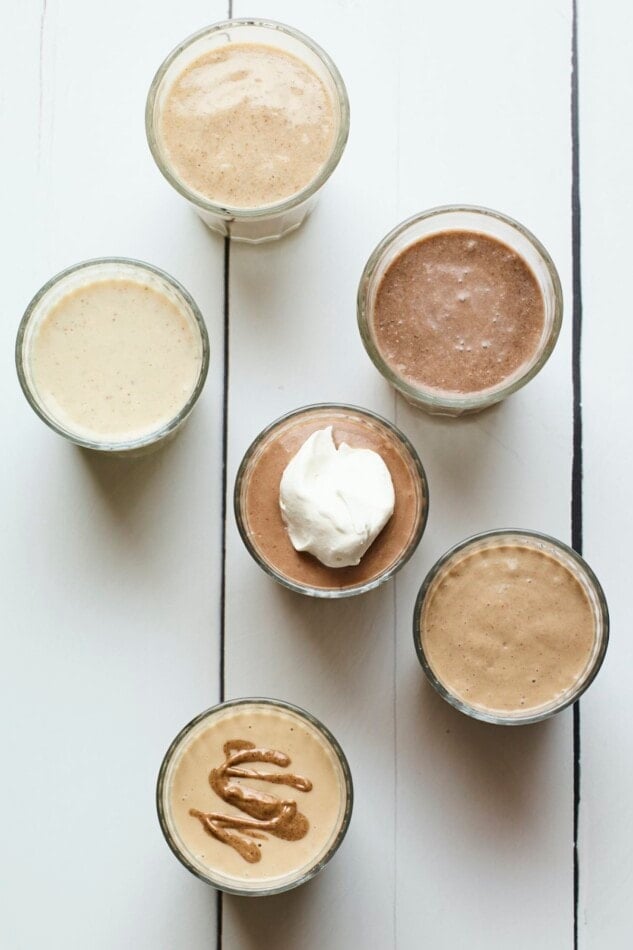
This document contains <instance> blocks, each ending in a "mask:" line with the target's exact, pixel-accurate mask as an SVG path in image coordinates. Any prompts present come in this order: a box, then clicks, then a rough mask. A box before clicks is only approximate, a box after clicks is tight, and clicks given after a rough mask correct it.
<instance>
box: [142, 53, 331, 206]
mask: <svg viewBox="0 0 633 950" xmlns="http://www.w3.org/2000/svg"><path fill="white" fill-rule="evenodd" d="M336 131H337V128H336V120H335V114H334V106H333V102H332V99H331V96H330V94H329V92H328V90H327V89H326V87H325V85H324V83H323V82H322V81H321V79H320V78H319V77H318V76H317V75H316V73H315V72H314V71H313V70H312V69H311V68H310V67H309V66H308V65H306V64H305V63H303V62H301V60H299V59H298V58H297V57H296V56H293V55H291V54H290V53H287V52H285V51H284V50H281V49H278V48H275V47H273V46H266V45H264V44H260V43H228V44H227V45H225V46H222V47H220V48H218V49H213V50H210V51H209V52H206V53H204V54H203V55H202V56H200V57H198V58H197V59H196V60H194V61H193V62H192V63H190V64H189V65H187V66H186V67H185V69H184V70H183V71H182V72H181V73H180V74H179V75H178V76H177V77H176V79H175V81H174V82H173V84H172V86H171V88H170V89H169V90H168V92H167V94H166V97H165V101H164V103H163V105H162V111H161V116H160V122H159V128H158V134H159V137H160V138H161V140H162V146H163V149H164V151H165V154H166V157H167V159H168V162H169V163H170V164H171V166H172V167H173V169H174V171H175V173H176V175H177V176H178V177H179V178H180V179H181V180H182V181H183V182H184V183H185V185H187V187H188V188H190V189H192V190H193V191H196V192H198V193H199V194H201V195H203V196H204V197H205V198H208V199H210V200H212V201H214V202H216V203H218V204H223V205H227V206H230V207H234V208H256V207H260V206H263V205H269V204H272V203H274V202H278V201H281V200H283V199H285V198H289V197H291V196H292V195H295V194H297V193H298V192H299V191H302V189H303V188H305V187H306V185H308V184H309V183H310V182H311V181H312V180H313V179H314V178H315V177H316V175H317V174H318V172H319V171H320V169H321V168H322V167H323V165H324V164H325V162H326V161H327V159H328V158H329V156H330V154H331V152H332V149H333V146H334V140H335V136H336Z"/></svg>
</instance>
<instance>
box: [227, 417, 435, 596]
mask: <svg viewBox="0 0 633 950" xmlns="http://www.w3.org/2000/svg"><path fill="white" fill-rule="evenodd" d="M329 426H332V436H333V439H334V443H335V445H336V446H337V447H338V446H340V445H341V443H346V444H347V445H349V446H350V447H352V448H361V449H371V450H372V451H374V452H376V453H377V454H378V455H379V456H380V458H381V459H382V461H383V462H384V463H385V465H386V467H387V469H388V472H389V475H390V477H391V481H392V484H393V492H394V496H395V505H394V508H393V514H392V515H391V517H390V518H389V520H388V521H387V523H386V525H385V527H384V528H383V529H382V531H381V532H380V534H379V535H378V537H377V538H376V539H375V541H374V542H373V544H372V545H371V547H370V548H369V549H368V550H367V551H366V553H365V554H364V555H363V557H362V558H361V561H360V563H359V564H357V565H355V566H353V567H328V566H326V565H325V564H322V563H321V562H320V561H319V560H317V558H316V557H313V556H312V554H308V553H305V552H302V551H297V550H295V548H294V547H293V545H292V542H291V540H290V537H289V535H288V530H287V527H286V525H285V524H284V520H283V517H282V512H281V509H280V505H279V488H280V483H281V480H282V476H283V474H284V470H285V469H286V467H287V465H288V463H289V462H290V461H291V459H293V458H294V456H296V454H297V452H298V451H299V450H300V449H301V447H302V446H303V445H304V443H305V442H306V440H307V439H308V438H309V437H310V436H311V435H312V434H313V433H314V432H316V431H317V430H322V429H323V428H325V427H329ZM421 491H422V489H421V483H420V478H419V475H418V474H417V470H415V469H414V466H413V463H412V462H411V459H410V457H408V456H407V454H406V453H405V452H404V450H403V447H402V446H401V444H400V443H399V442H398V441H397V440H396V438H395V436H394V435H393V434H392V433H391V432H390V431H389V430H387V429H386V428H384V427H382V426H378V425H376V424H373V423H371V422H370V421H369V420H367V419H366V418H364V417H363V416H362V415H360V414H358V415H352V414H351V413H350V414H342V413H336V412H332V411H330V410H328V409H323V410H321V411H317V412H308V413H306V414H305V416H303V415H298V416H296V417H294V418H293V419H291V420H289V421H288V423H286V424H282V425H281V426H280V427H279V428H278V429H277V430H273V431H272V432H271V433H269V435H268V437H267V439H266V440H265V442H264V443H263V444H262V446H261V447H260V449H259V451H258V453H256V455H255V457H254V459H253V461H252V462H251V465H250V467H249V471H248V473H247V477H246V479H245V488H244V489H243V493H242V515H243V518H244V523H245V526H246V529H247V531H248V534H249V537H250V540H251V543H252V544H253V546H254V547H255V548H256V550H257V552H258V553H259V555H260V557H262V558H263V560H264V561H266V562H268V563H269V564H270V565H271V566H272V567H274V568H275V569H276V570H277V571H278V572H279V573H280V574H282V575H283V576H285V577H287V578H289V579H290V580H292V581H295V582H296V583H299V584H304V585H307V586H310V587H315V588H324V589H325V588H330V589H334V588H346V587H353V586H356V585H359V584H364V583H366V582H368V581H370V580H372V579H373V578H375V577H378V576H379V575H380V574H382V573H383V572H384V571H386V570H387V569H388V568H389V567H391V566H392V565H393V564H394V562H395V561H397V560H398V559H399V557H400V556H401V554H402V552H403V550H404V549H405V548H406V547H407V545H408V544H409V543H410V541H411V537H412V535H413V534H414V532H415V530H416V527H417V525H418V522H419V518H420V517H421V512H424V509H425V506H426V504H427V500H426V498H423V497H421Z"/></svg>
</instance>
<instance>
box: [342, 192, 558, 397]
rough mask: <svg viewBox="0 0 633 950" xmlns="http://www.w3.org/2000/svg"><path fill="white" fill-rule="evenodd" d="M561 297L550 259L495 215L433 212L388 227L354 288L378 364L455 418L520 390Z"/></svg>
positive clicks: (548, 347) (548, 344)
mask: <svg viewBox="0 0 633 950" xmlns="http://www.w3.org/2000/svg"><path fill="white" fill-rule="evenodd" d="M562 314H563V298H562V290H561V285H560V279H559V277H558V273H557V271H556V268H555V266H554V263H553V261H552V259H551V257H550V256H549V254H548V253H547V251H546V250H545V248H544V247H543V245H542V244H541V243H540V241H538V240H537V238H535V237H534V235H533V234H531V233H530V232H529V231H528V230H527V228H524V227H523V225H521V224H519V223H518V222H517V221H514V220H513V219H512V218H509V217H507V216H506V215H503V214H500V213H499V212H498V211H491V210H490V209H488V208H477V207H473V206H467V205H465V206H447V207H442V208H433V209H432V210H430V211H424V212H422V213H421V214H418V215H415V216H414V217H412V218H409V220H408V221H405V222H403V223H402V224H400V225H398V227H396V228H394V230H393V231H391V232H390V233H389V234H388V235H387V236H386V237H385V238H384V239H383V240H382V241H381V242H380V244H379V245H378V247H377V248H376V249H375V250H374V251H373V253H372V254H371V256H370V258H369V260H368V262H367V264H366V266H365V270H364V272H363V275H362V277H361V280H360V285H359V288H358V326H359V329H360V334H361V337H362V340H363V343H364V345H365V349H366V350H367V353H368V354H369V356H370V358H371V360H372V361H373V363H374V365H375V366H376V368H377V369H378V370H379V371H380V372H381V373H382V375H383V376H384V377H385V379H387V380H388V381H389V382H390V383H391V384H392V385H393V386H395V388H396V389H397V390H399V391H400V392H401V393H402V395H403V396H404V397H405V399H407V401H408V402H410V403H411V404H413V405H414V406H417V407H419V408H421V409H425V410H426V411H427V412H431V413H435V414H439V415H448V416H459V415H462V414H463V413H470V412H476V411H479V410H480V409H485V408H486V407H487V406H491V405H493V404H494V403H496V402H499V401H500V400H502V399H505V398H506V396H509V395H510V394H511V393H514V392H516V391H517V389H520V388H521V387H522V386H524V385H525V384H526V383H527V382H528V381H529V380H530V379H532V377H533V376H535V375H536V374H537V373H538V372H539V370H540V369H541V368H542V367H543V365H544V364H545V362H546V361H547V359H548V358H549V356H550V354H551V352H552V350H553V349H554V345H555V343H556V340H557V339H558V334H559V331H560V326H561V320H562Z"/></svg>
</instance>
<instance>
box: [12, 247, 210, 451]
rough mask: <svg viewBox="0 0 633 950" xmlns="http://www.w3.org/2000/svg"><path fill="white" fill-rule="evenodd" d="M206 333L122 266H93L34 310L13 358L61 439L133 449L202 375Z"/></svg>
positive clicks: (173, 298) (136, 269) (174, 296)
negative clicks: (61, 433) (62, 434)
mask: <svg viewBox="0 0 633 950" xmlns="http://www.w3.org/2000/svg"><path fill="white" fill-rule="evenodd" d="M206 351H207V344H206V333H205V331H204V327H203V324H202V322H201V320H199V319H196V317H195V315H194V312H193V307H192V303H191V301H190V300H188V299H187V298H186V297H185V296H184V292H182V291H181V289H179V288H178V287H177V285H175V284H173V285H172V284H171V282H170V281H168V280H166V279H165V278H164V277H163V276H161V275H159V274H158V273H157V272H154V271H152V270H149V269H147V268H145V266H144V265H136V264H133V263H131V262H128V263H126V262H119V263H103V264H99V263H94V264H92V265H90V266H88V267H86V268H85V269H81V268H79V269H78V270H75V271H73V272H70V273H69V274H68V275H67V277H66V278H62V279H61V280H60V281H59V283H58V284H56V285H54V286H53V287H52V288H51V289H50V291H49V292H48V293H47V294H45V295H44V297H43V298H42V299H41V301H40V303H39V304H37V305H36V307H35V309H34V313H33V316H32V319H31V320H29V322H28V324H27V327H26V331H25V334H24V338H23V344H22V349H21V358H22V365H23V371H24V375H25V379H26V382H27V385H28V387H29V390H30V392H31V396H32V399H33V400H34V402H35V404H36V405H37V406H38V407H39V408H40V410H41V411H42V412H43V413H44V414H45V416H46V417H47V418H48V419H50V420H51V421H52V423H53V424H55V425H57V426H59V427H60V428H61V429H62V430H63V431H64V432H65V433H66V434H68V435H69V437H71V438H75V439H77V440H82V441H84V442H87V443H94V444H95V445H96V446H97V447H99V446H100V445H114V446H116V445H121V446H125V445H126V444H127V443H135V442H139V441H141V442H142V441H143V440H146V439H151V438H152V436H153V435H154V434H156V433H158V432H160V431H161V430H163V429H164V428H165V427H168V426H169V425H170V423H171V422H172V421H173V420H175V419H177V418H178V417H179V415H180V414H182V413H183V410H186V409H187V407H188V404H189V403H190V401H191V400H192V398H193V395H194V392H195V391H196V389H197V388H199V384H200V382H201V378H203V376H204V372H206Z"/></svg>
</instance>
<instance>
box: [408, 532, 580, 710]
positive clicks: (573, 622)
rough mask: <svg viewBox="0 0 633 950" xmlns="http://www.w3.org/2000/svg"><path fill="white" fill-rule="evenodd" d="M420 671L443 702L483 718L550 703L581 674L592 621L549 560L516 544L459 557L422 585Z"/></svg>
mask: <svg viewBox="0 0 633 950" xmlns="http://www.w3.org/2000/svg"><path fill="white" fill-rule="evenodd" d="M419 635H420V637H421V641H422V645H423V647H424V651H425V653H426V657H427V660H428V663H429V665H430V667H431V669H432V670H433V672H434V673H435V675H436V677H437V678H438V680H439V681H440V682H441V683H442V684H443V685H444V686H445V687H446V688H447V689H448V690H449V692H451V693H453V694H454V695H456V696H457V697H458V698H460V699H462V700H463V701H464V702H466V703H468V704H470V705H471V706H474V707H476V708H478V709H481V710H485V711H487V712H490V713H495V712H501V713H506V714H507V713H513V712H514V713H520V714H524V713H527V712H528V711H529V710H535V711H536V710H538V709H539V708H540V707H543V706H546V705H548V704H549V703H551V702H553V701H555V700H557V699H560V698H561V697H562V695H563V694H565V693H566V692H567V691H568V690H570V689H572V688H573V687H574V686H575V685H576V683H577V682H578V681H579V680H580V678H581V677H582V675H583V674H584V672H585V671H586V669H587V665H588V663H589V661H590V659H591V657H592V654H593V649H594V644H595V639H596V621H595V617H594V612H593V610H592V606H591V603H590V601H589V598H588V595H587V593H586V592H585V589H584V587H583V586H582V584H581V582H580V581H579V580H578V579H577V578H576V577H575V576H574V574H573V573H572V571H571V570H570V569H569V568H568V567H567V566H566V565H565V564H564V563H563V562H562V560H560V559H559V558H558V557H555V556H554V555H552V554H550V553H548V552H546V551H543V550H541V549H539V548H537V547H533V546H530V545H525V544H512V543H499V544H493V545H491V546H489V547H484V548H482V549H475V550H473V551H470V552H468V551H466V552H465V553H464V554H463V555H459V554H458V555H456V557H455V560H451V561H449V562H448V564H447V565H446V567H445V568H444V569H443V570H441V571H440V573H439V574H438V576H437V577H436V578H435V580H434V581H433V582H432V584H431V587H430V589H429V592H428V594H427V597H426V599H425V602H424V606H423V609H422V614H421V617H420V634H419Z"/></svg>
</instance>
